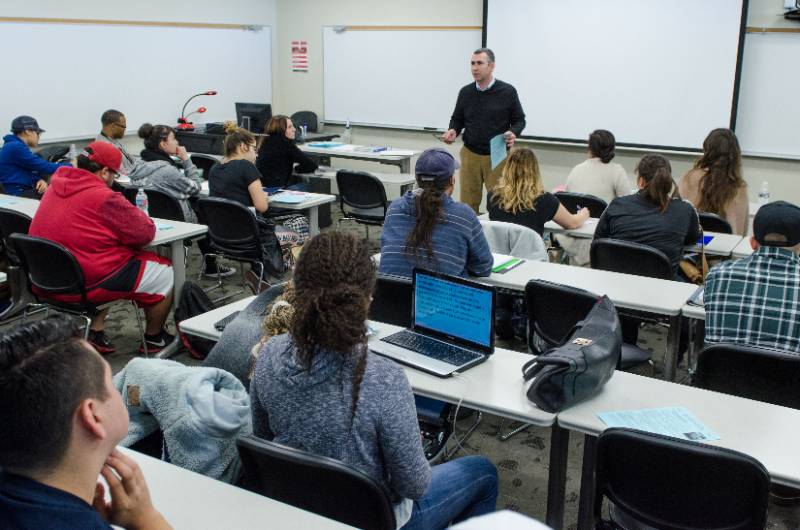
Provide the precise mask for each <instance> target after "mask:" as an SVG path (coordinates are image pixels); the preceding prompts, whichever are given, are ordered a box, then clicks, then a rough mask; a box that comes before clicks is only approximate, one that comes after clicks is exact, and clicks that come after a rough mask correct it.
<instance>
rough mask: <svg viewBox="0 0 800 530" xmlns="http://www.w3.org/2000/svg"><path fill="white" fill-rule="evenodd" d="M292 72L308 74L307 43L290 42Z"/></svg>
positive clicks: (301, 41)
mask: <svg viewBox="0 0 800 530" xmlns="http://www.w3.org/2000/svg"><path fill="white" fill-rule="evenodd" d="M292 72H308V41H305V40H293V41H292Z"/></svg>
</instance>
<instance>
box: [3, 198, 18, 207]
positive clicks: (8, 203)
mask: <svg viewBox="0 0 800 530" xmlns="http://www.w3.org/2000/svg"><path fill="white" fill-rule="evenodd" d="M12 204H17V201H15V200H14V199H0V206H11V205H12Z"/></svg>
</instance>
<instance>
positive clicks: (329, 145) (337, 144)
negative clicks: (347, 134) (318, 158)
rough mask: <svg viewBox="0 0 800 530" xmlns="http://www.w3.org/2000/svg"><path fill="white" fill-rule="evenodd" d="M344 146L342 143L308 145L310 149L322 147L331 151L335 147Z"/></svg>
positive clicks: (313, 143) (312, 143)
mask: <svg viewBox="0 0 800 530" xmlns="http://www.w3.org/2000/svg"><path fill="white" fill-rule="evenodd" d="M343 145H344V144H343V143H342V142H311V143H310V144H308V146H309V147H322V148H323V149H331V148H333V147H341V146H343Z"/></svg>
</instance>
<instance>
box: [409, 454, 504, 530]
mask: <svg viewBox="0 0 800 530" xmlns="http://www.w3.org/2000/svg"><path fill="white" fill-rule="evenodd" d="M496 504H497V470H496V469H495V467H494V464H492V463H491V462H489V460H487V459H486V458H484V457H482V456H465V457H463V458H458V459H456V460H451V461H450V462H446V463H444V464H439V465H438V466H433V467H432V468H431V483H430V484H429V485H428V489H427V491H426V492H425V494H424V495H423V496H422V497H421V498H419V499H417V500H415V501H414V509H413V510H412V512H411V519H409V521H408V522H407V523H406V524H405V525H404V526H403V530H436V529H439V528H446V527H447V525H449V524H450V523H451V522H452V523H458V522H460V521H464V520H466V519H469V518H470V517H475V516H477V515H484V514H487V513H491V512H493V511H495V508H496Z"/></svg>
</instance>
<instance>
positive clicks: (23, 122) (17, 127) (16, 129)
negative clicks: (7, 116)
mask: <svg viewBox="0 0 800 530" xmlns="http://www.w3.org/2000/svg"><path fill="white" fill-rule="evenodd" d="M22 131H36V132H38V133H43V132H44V129H42V128H41V127H39V122H38V121H36V118H31V117H30V116H17V117H16V118H14V119H13V120H12V121H11V132H13V133H20V132H22Z"/></svg>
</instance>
